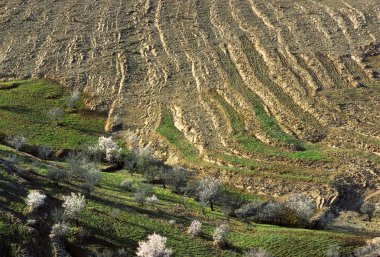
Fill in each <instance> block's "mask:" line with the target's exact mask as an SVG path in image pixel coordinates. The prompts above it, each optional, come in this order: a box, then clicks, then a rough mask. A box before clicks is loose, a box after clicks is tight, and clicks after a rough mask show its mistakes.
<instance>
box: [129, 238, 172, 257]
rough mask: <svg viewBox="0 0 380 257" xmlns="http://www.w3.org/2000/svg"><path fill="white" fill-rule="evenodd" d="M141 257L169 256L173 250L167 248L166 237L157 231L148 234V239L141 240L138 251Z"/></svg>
mask: <svg viewBox="0 0 380 257" xmlns="http://www.w3.org/2000/svg"><path fill="white" fill-rule="evenodd" d="M136 255H137V256H140V257H169V256H171V255H172V250H170V249H167V248H166V237H163V236H161V235H158V234H156V233H154V234H152V235H149V236H148V241H140V242H139V247H138V248H137V252H136Z"/></svg>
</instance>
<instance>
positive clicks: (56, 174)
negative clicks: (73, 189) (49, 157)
mask: <svg viewBox="0 0 380 257" xmlns="http://www.w3.org/2000/svg"><path fill="white" fill-rule="evenodd" d="M46 177H47V178H48V179H50V180H51V181H52V182H54V184H55V185H56V186H58V183H59V182H60V181H63V180H65V179H66V178H67V177H68V174H67V172H66V171H65V170H63V169H59V168H57V167H49V168H48V171H47V174H46Z"/></svg>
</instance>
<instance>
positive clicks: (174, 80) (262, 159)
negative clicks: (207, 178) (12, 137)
mask: <svg viewBox="0 0 380 257" xmlns="http://www.w3.org/2000/svg"><path fill="white" fill-rule="evenodd" d="M379 22H380V8H379V6H378V4H377V2H376V1H374V0H365V1H355V0H347V1H328V0H323V1H314V0H298V1H290V0H286V1H284V0H270V1H268V0H255V1H253V0H198V1H195V0H193V1H178V0H157V1H151V0H136V1H105V0H101V1H88V0H87V1H79V2H78V1H74V0H69V1H54V2H51V1H37V0H32V1H23V0H6V1H2V2H1V3H0V28H1V29H0V76H1V77H2V78H3V79H4V80H7V79H10V78H24V77H27V78H29V77H35V78H38V77H41V78H52V79H55V80H57V81H59V82H61V83H62V84H63V85H65V86H67V87H76V88H80V89H81V90H83V91H85V92H86V93H88V94H89V95H91V97H90V98H89V100H88V102H87V105H88V106H89V107H90V108H92V109H100V110H108V111H109V116H110V117H113V116H114V115H115V114H117V113H119V114H121V115H122V116H123V117H124V121H125V130H126V131H129V134H128V135H130V134H134V135H136V136H137V137H138V138H139V139H140V140H139V143H140V145H146V144H150V145H152V146H153V147H155V148H156V150H157V155H158V156H160V157H161V158H164V159H167V160H168V161H169V163H174V162H182V161H181V160H182V159H183V158H181V157H184V155H185V157H188V153H195V154H194V155H195V156H193V157H194V158H190V159H191V160H190V161H189V160H187V161H186V162H187V165H189V166H197V167H198V168H201V169H203V170H204V171H205V172H211V173H215V174H216V175H220V174H222V177H223V178H224V179H225V181H229V182H231V183H232V184H234V185H235V186H237V187H240V188H243V189H246V190H248V191H254V192H256V193H260V194H265V195H275V196H277V195H278V196H279V195H282V194H285V193H288V192H290V191H308V192H310V194H311V195H313V197H315V198H316V199H318V201H319V203H320V205H321V206H322V205H326V204H327V205H329V204H331V203H333V202H334V201H336V200H337V199H338V198H339V197H338V196H339V195H338V193H342V192H337V190H336V189H335V188H334V187H332V186H331V185H332V184H333V181H335V179H336V177H338V178H339V176H341V177H342V180H343V181H346V182H347V183H349V184H350V185H351V186H355V187H359V188H361V189H362V190H359V191H360V194H363V195H364V196H365V195H370V194H373V193H375V192H376V190H377V188H378V182H377V181H376V178H377V174H378V173H379V156H378V155H379V153H380V138H379V136H380V135H379V129H378V128H379V125H380V124H379V116H380V113H379V112H380V108H379V99H380V93H379V92H380V91H379V86H380V83H379V79H378V76H379V73H378V72H379V69H380V64H379V63H380V62H379V53H380V46H379V44H380V42H379V38H380V31H379V29H378V23H379ZM0 89H1V87H0ZM165 122H166V123H165ZM167 131H170V132H173V133H176V134H178V136H177V137H175V138H170V137H171V135H173V134H172V133H165V132H167ZM191 148H193V149H191ZM189 149H191V150H190V151H189ZM183 153H186V154H183ZM346 174H348V175H347V176H348V178H347V177H344V176H345V175H346ZM352 177H354V180H350V178H352ZM267 185H269V186H267ZM360 197H362V196H361V195H360ZM373 199H375V198H373ZM339 200H342V201H343V203H342V205H347V201H348V203H351V202H352V201H354V202H356V201H357V199H354V200H352V199H350V200H347V198H344V197H343V198H342V199H339Z"/></svg>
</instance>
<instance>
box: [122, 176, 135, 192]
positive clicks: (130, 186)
mask: <svg viewBox="0 0 380 257" xmlns="http://www.w3.org/2000/svg"><path fill="white" fill-rule="evenodd" d="M133 184H134V182H133V180H130V179H124V180H123V181H122V182H121V183H120V186H121V187H122V188H123V189H125V190H127V191H129V192H132V191H133Z"/></svg>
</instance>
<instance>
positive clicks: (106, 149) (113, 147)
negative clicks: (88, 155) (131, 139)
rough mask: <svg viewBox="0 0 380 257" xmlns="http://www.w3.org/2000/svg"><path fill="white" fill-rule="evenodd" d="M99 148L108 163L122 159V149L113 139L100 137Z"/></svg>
mask: <svg viewBox="0 0 380 257" xmlns="http://www.w3.org/2000/svg"><path fill="white" fill-rule="evenodd" d="M97 148H98V149H99V151H101V152H103V153H104V154H105V156H106V160H107V161H108V162H112V161H114V160H118V159H120V156H121V151H122V149H121V148H120V147H119V146H118V145H117V143H116V142H115V141H114V140H113V139H112V137H99V139H98V145H97Z"/></svg>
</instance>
